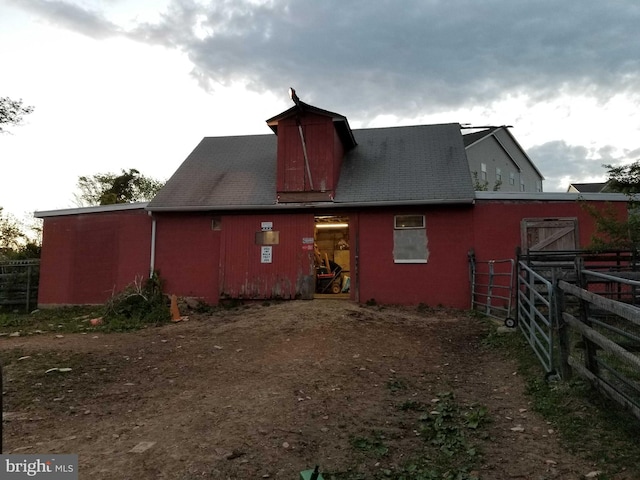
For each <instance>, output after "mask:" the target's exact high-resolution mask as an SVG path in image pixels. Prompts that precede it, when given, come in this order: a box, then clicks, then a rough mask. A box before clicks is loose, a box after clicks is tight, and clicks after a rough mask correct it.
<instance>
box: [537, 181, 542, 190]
mask: <svg viewBox="0 0 640 480" xmlns="http://www.w3.org/2000/svg"><path fill="white" fill-rule="evenodd" d="M541 191H542V181H541V180H536V192H541Z"/></svg>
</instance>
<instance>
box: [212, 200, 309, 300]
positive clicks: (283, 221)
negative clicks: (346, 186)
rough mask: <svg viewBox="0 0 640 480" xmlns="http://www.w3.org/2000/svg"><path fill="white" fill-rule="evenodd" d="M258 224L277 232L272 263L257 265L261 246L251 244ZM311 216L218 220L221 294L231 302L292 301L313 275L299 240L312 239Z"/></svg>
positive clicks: (306, 251)
mask: <svg viewBox="0 0 640 480" xmlns="http://www.w3.org/2000/svg"><path fill="white" fill-rule="evenodd" d="M262 222H272V223H273V230H274V231H277V232H279V244H278V245H273V248H272V255H273V256H272V262H273V263H261V245H257V244H256V241H255V237H256V232H260V231H261V223H262ZM313 229H314V220H313V214H311V213H309V214H306V213H299V214H288V215H280V214H271V213H265V214H261V215H234V216H232V215H229V216H224V217H223V219H222V235H223V243H222V249H221V255H222V269H221V272H220V275H221V290H220V291H221V294H222V295H223V296H227V297H232V298H253V299H266V298H286V299H290V298H296V297H298V296H299V295H300V294H301V290H302V288H303V284H304V282H305V277H307V278H308V277H309V276H310V275H313V273H314V270H313V252H312V251H311V250H305V249H304V247H303V238H313Z"/></svg>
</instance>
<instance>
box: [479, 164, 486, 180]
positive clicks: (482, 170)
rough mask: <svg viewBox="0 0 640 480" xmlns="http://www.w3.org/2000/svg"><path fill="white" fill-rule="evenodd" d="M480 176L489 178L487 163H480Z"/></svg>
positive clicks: (484, 178)
mask: <svg viewBox="0 0 640 480" xmlns="http://www.w3.org/2000/svg"><path fill="white" fill-rule="evenodd" d="M480 178H481V179H482V180H486V179H487V164H486V163H481V164H480Z"/></svg>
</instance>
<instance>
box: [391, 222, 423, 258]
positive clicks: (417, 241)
mask: <svg viewBox="0 0 640 480" xmlns="http://www.w3.org/2000/svg"><path fill="white" fill-rule="evenodd" d="M428 260H429V248H428V240H427V228H426V225H425V218H424V215H395V216H394V217H393V261H394V263H427V261H428Z"/></svg>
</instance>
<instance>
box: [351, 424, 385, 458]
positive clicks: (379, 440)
mask: <svg viewBox="0 0 640 480" xmlns="http://www.w3.org/2000/svg"><path fill="white" fill-rule="evenodd" d="M384 440H385V437H384V435H383V434H382V433H381V432H378V431H375V430H374V431H373V432H371V436H368V437H353V438H352V439H351V442H350V443H351V446H352V447H353V448H355V449H356V450H358V451H360V452H363V453H366V454H368V455H370V456H372V457H376V458H378V457H383V456H385V455H387V454H388V453H389V447H388V446H387V445H385V443H384Z"/></svg>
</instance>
